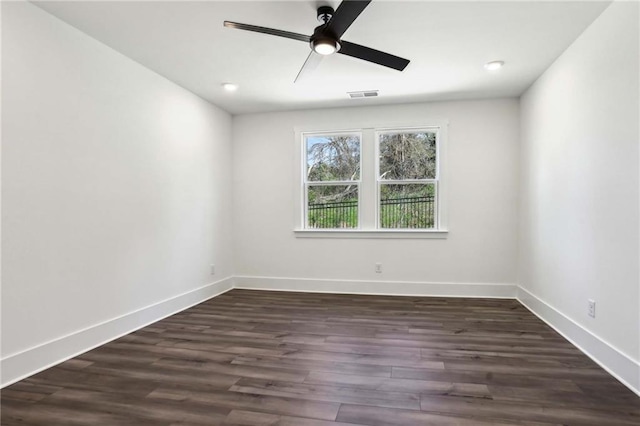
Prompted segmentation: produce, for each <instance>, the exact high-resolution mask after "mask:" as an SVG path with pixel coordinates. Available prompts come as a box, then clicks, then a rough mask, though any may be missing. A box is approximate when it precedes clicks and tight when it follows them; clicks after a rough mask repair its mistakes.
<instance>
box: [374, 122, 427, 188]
mask: <svg viewBox="0 0 640 426" xmlns="http://www.w3.org/2000/svg"><path fill="white" fill-rule="evenodd" d="M380 177H381V178H382V179H392V180H404V179H435V177H436V134H435V133H432V132H418V133H383V134H381V135H380Z"/></svg>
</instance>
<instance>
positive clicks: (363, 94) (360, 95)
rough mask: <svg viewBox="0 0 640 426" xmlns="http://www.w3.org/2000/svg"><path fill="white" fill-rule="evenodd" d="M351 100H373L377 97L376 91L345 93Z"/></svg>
mask: <svg viewBox="0 0 640 426" xmlns="http://www.w3.org/2000/svg"><path fill="white" fill-rule="evenodd" d="M347 94H348V95H349V97H350V98H351V99H361V98H374V97H376V96H378V91H377V90H364V91H361V92H347Z"/></svg>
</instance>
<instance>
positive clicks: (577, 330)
mask: <svg viewBox="0 0 640 426" xmlns="http://www.w3.org/2000/svg"><path fill="white" fill-rule="evenodd" d="M518 301H519V302H520V303H522V304H523V305H524V306H525V307H526V308H527V309H529V310H530V311H531V312H533V314H535V315H536V316H537V317H538V318H540V319H541V320H542V321H544V322H545V323H547V324H548V325H549V326H550V327H551V328H553V329H554V330H556V331H557V332H558V333H560V334H561V335H562V336H563V337H564V338H565V339H567V340H568V341H569V342H571V343H572V344H573V345H574V346H575V347H577V348H578V349H580V350H581V351H582V352H584V353H585V354H586V355H587V356H588V357H589V358H591V359H592V360H593V361H595V362H596V363H597V364H598V365H600V367H602V368H603V369H605V370H606V371H607V372H608V373H609V374H611V375H612V376H613V377H615V378H616V379H618V380H619V381H620V382H621V383H622V384H624V385H625V386H626V387H628V388H629V389H631V390H632V391H633V392H634V393H636V394H637V395H638V396H640V363H639V362H638V361H636V360H634V359H632V358H631V357H630V356H628V355H627V354H625V353H623V352H622V351H620V350H619V349H617V348H615V347H614V346H613V345H611V344H610V343H608V342H606V341H605V340H603V339H602V338H600V337H598V336H596V335H595V334H593V333H592V332H590V331H589V330H587V329H586V328H584V327H583V326H581V325H580V324H578V323H577V322H575V321H574V320H572V319H571V318H569V317H568V316H566V315H565V314H563V313H562V312H560V311H558V310H557V309H556V308H554V307H553V306H551V305H549V304H548V303H546V302H545V301H543V300H541V299H540V298H539V297H537V296H535V295H533V294H531V293H530V292H529V291H527V290H525V289H524V288H522V287H518Z"/></svg>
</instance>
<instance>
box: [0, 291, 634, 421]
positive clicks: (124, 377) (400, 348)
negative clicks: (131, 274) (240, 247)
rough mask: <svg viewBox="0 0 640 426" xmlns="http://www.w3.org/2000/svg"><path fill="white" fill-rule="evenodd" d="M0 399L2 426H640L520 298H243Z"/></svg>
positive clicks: (622, 398) (619, 394)
mask: <svg viewBox="0 0 640 426" xmlns="http://www.w3.org/2000/svg"><path fill="white" fill-rule="evenodd" d="M1 396H2V407H1V408H2V414H1V418H2V425H47V426H55V425H160V426H162V425H173V426H177V425H183V426H187V425H191V426H195V425H245V426H267V425H270V426H274V425H279V426H340V425H342V426H346V425H490V424H492V425H550V424H553V425H597V426H608V425H636V426H638V425H640V398H638V397H637V396H636V395H634V394H633V393H632V392H631V391H629V390H628V389H626V388H625V387H624V386H623V385H622V384H620V383H619V382H617V381H616V380H615V379H614V378H612V377H611V376H610V375H609V374H607V373H606V372H605V371H604V370H602V369H601V368H600V367H598V366H597V365H596V364H595V363H593V362H592V361H591V360H590V359H589V358H587V357H586V356H585V355H583V354H582V353H581V352H579V351H578V350H577V349H576V348H574V347H573V346H572V345H571V344H570V343H568V342H567V341H566V340H564V339H563V338H562V337H561V336H559V335H558V334H557V333H555V332H554V331H553V330H552V329H550V328H549V327H547V326H546V325H545V324H544V323H542V322H541V321H540V320H539V319H537V318H536V317H535V316H534V315H533V314H531V313H530V312H529V311H527V310H526V309H525V308H524V307H523V306H521V305H520V304H519V303H518V302H516V301H513V300H489V299H456V298H418V297H382V296H353V295H329V294H310V293H282V292H263V291H246V290H232V291H230V292H228V293H226V294H224V295H221V296H219V297H216V298H214V299H212V300H209V301H207V302H205V303H202V304H200V305H198V306H195V307H193V308H191V309H188V310H186V311H184V312H181V313H179V314H177V315H174V316H172V317H169V318H167V319H164V320H162V321H160V322H157V323H155V324H153V325H151V326H149V327H146V328H144V329H141V330H139V331H136V332H134V333H131V334H129V335H127V336H125V337H122V338H120V339H118V340H115V341H113V342H111V343H108V344H106V345H104V346H102V347H100V348H98V349H95V350H92V351H90V352H87V353H85V354H83V355H81V356H78V357H77V358H74V359H72V360H69V361H67V362H64V363H62V364H60V365H58V366H56V367H53V368H51V369H49V370H46V371H44V372H42V373H39V374H36V375H34V376H32V377H30V378H28V379H26V380H23V381H21V382H18V383H16V384H14V385H12V386H9V387H7V388H5V389H3V390H2V395H1Z"/></svg>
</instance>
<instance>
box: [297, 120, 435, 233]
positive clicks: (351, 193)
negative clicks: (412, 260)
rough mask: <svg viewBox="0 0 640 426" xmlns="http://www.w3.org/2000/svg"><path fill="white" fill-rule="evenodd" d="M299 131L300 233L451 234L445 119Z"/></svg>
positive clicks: (298, 195)
mask: <svg viewBox="0 0 640 426" xmlns="http://www.w3.org/2000/svg"><path fill="white" fill-rule="evenodd" d="M296 135H297V137H296V139H297V141H298V142H297V146H298V147H299V152H300V155H299V157H298V158H300V159H301V161H300V162H297V165H296V174H297V176H299V177H301V179H300V180H299V182H300V183H301V185H300V187H299V188H300V189H299V190H296V198H295V199H296V217H297V218H298V219H296V229H295V231H296V235H297V236H301V237H309V236H313V237H318V236H319V237H345V236H348V237H351V236H353V237H367V238H369V237H371V238H396V237H398V238H444V237H446V233H447V230H446V203H445V201H446V200H445V197H444V196H445V192H446V185H445V180H444V179H443V176H444V174H443V165H444V162H443V158H444V154H445V149H444V148H445V141H446V123H438V124H431V125H428V126H421V127H415V126H411V127H410V126H394V127H390V126H389V127H377V128H376V127H365V126H361V127H359V128H356V129H351V130H345V131H341V130H337V131H336V130H330V129H329V130H328V131H327V130H322V131H313V132H307V131H304V130H296Z"/></svg>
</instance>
